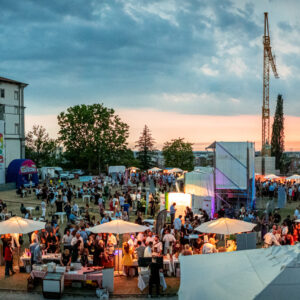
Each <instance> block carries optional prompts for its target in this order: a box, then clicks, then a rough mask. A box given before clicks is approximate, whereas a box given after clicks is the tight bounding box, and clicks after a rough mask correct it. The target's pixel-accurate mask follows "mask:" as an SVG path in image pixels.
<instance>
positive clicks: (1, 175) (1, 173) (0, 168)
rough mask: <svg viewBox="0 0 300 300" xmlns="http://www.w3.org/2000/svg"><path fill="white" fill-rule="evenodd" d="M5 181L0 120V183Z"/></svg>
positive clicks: (2, 124)
mask: <svg viewBox="0 0 300 300" xmlns="http://www.w3.org/2000/svg"><path fill="white" fill-rule="evenodd" d="M4 183H5V147H4V121H3V120H1V121H0V184H4Z"/></svg>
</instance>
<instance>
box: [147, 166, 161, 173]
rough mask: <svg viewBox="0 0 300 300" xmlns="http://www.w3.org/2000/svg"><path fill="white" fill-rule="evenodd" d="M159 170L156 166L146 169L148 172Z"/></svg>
mask: <svg viewBox="0 0 300 300" xmlns="http://www.w3.org/2000/svg"><path fill="white" fill-rule="evenodd" d="M159 171H161V169H160V168H157V167H154V168H152V169H149V170H148V172H159Z"/></svg>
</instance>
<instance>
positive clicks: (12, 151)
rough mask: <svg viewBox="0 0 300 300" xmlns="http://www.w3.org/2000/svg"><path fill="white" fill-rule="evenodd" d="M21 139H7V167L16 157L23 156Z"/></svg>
mask: <svg viewBox="0 0 300 300" xmlns="http://www.w3.org/2000/svg"><path fill="white" fill-rule="evenodd" d="M20 149H21V147H20V140H8V139H5V154H6V159H5V167H6V168H7V167H8V165H9V164H10V162H11V161H12V160H14V159H19V158H21V153H20Z"/></svg>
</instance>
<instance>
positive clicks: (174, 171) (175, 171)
mask: <svg viewBox="0 0 300 300" xmlns="http://www.w3.org/2000/svg"><path fill="white" fill-rule="evenodd" d="M182 172H183V170H181V169H180V168H173V169H171V170H168V173H182Z"/></svg>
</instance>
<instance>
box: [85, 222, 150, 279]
mask: <svg viewBox="0 0 300 300" xmlns="http://www.w3.org/2000/svg"><path fill="white" fill-rule="evenodd" d="M148 229H149V227H147V226H142V225H138V224H135V223H131V222H126V221H123V220H113V221H110V222H107V223H104V224H101V225H97V226H94V227H92V228H89V231H90V232H93V233H115V234H123V233H132V232H144V231H146V230H148ZM119 242H120V241H119ZM119 248H120V245H119ZM119 266H120V262H119V255H118V273H119V272H120V271H119ZM119 274H120V273H119Z"/></svg>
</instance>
